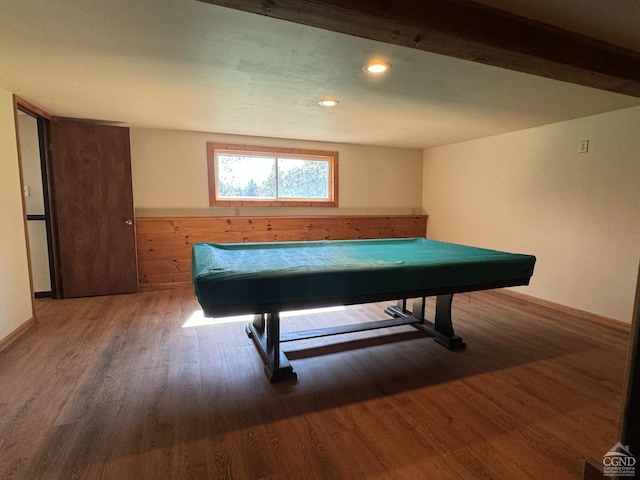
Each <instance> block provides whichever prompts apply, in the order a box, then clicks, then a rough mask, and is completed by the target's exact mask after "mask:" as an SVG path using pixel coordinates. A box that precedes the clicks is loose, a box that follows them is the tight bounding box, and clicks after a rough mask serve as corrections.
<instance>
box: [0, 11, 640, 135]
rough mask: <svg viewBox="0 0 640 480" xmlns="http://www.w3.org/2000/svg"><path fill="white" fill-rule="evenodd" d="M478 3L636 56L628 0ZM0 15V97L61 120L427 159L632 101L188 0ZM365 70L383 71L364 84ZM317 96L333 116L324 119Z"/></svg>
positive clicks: (638, 101) (637, 20)
mask: <svg viewBox="0 0 640 480" xmlns="http://www.w3.org/2000/svg"><path fill="white" fill-rule="evenodd" d="M481 3H485V4H488V5H491V6H495V7H498V8H503V9H505V10H509V11H512V12H514V13H518V12H521V13H523V14H526V15H527V16H529V17H530V18H534V19H537V20H541V21H545V22H547V23H551V24H554V25H557V26H562V25H564V26H565V27H566V28H570V29H572V30H574V31H576V32H578V33H583V34H588V35H591V36H593V37H595V38H599V39H601V40H606V41H610V42H612V43H617V44H618V45H620V46H623V47H627V48H632V49H636V50H638V51H640V29H639V28H638V25H639V24H640V2H638V1H637V0H616V1H615V2H602V1H601V0H588V1H587V0H584V1H581V2H580V9H577V8H576V2H575V1H573V0H562V1H559V0H544V1H541V0H538V1H537V2H530V1H528V0H482V2H481ZM578 10H579V11H578ZM0 12H1V13H0V59H1V61H0V87H2V88H4V89H6V90H8V91H10V92H13V93H16V94H18V95H20V96H21V97H23V98H25V99H26V100H29V101H30V102H32V103H34V104H35V105H37V106H38V107H40V108H42V109H43V110H45V111H47V112H49V113H50V114H52V115H56V116H63V117H74V118H87V119H95V120H101V121H106V122H122V123H124V124H127V125H130V126H134V127H152V128H167V129H181V130H193V131H207V132H220V133H234V134H244V135H254V136H268V137H279V138H295V139H305V140H320V141H331V142H346V143H360V144H369V145H387V146H399V147H408V148H425V147H431V146H435V145H443V144H448V143H454V142H459V141H464V140H469V139H473V138H480V137H486V136H490V135H496V134H500V133H504V132H509V131H515V130H521V129H525V128H530V127H535V126H539V125H543V124H548V123H554V122H558V121H562V120H567V119H572V118H579V117H583V116H588V115H593V114H597V113H602V112H607V111H612V110H616V109H621V108H627V107H631V106H636V105H640V98H632V97H627V96H623V95H619V94H614V93H610V92H605V91H599V90H595V89H591V88H587V87H579V86H575V85H571V84H567V83H562V82H558V81H554V80H549V79H544V78H541V77H536V76H532V75H527V74H522V73H517V72H511V71H507V70H503V69H498V68H495V67H489V66H486V65H481V64H475V63H471V62H466V61H461V60H455V59H452V58H448V57H443V56H440V55H434V54H428V53H424V52H421V51H417V50H413V49H409V48H403V47H397V46H392V45H387V44H383V43H379V42H375V41H370V40H364V39H361V38H356V37H350V36H347V35H343V34H339V33H334V32H329V31H324V30H319V29H315V28H312V27H306V26H302V25H297V24H293V23H289V22H284V21H280V20H275V19H271V18H267V17H262V16H258V15H254V14H249V13H244V12H240V11H235V10H230V9H226V8H222V7H218V6H214V5H209V4H205V3H201V2H198V1H195V0H135V1H131V0H109V1H104V0H56V1H55V2H54V1H51V0H0ZM372 58H382V59H385V60H387V61H388V62H390V63H391V64H392V65H393V68H392V69H391V71H390V72H389V73H388V74H387V75H386V76H384V77H382V78H370V77H369V76H367V74H365V73H364V72H363V70H362V66H363V64H364V63H365V62H366V61H367V60H369V59H372ZM326 96H333V97H336V98H338V99H339V100H340V104H339V106H338V107H336V108H335V109H323V108H322V107H320V106H319V105H318V103H317V102H318V100H320V99H321V98H323V97H326Z"/></svg>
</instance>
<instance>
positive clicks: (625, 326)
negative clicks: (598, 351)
mask: <svg viewBox="0 0 640 480" xmlns="http://www.w3.org/2000/svg"><path fill="white" fill-rule="evenodd" d="M492 292H493V293H496V294H498V295H505V296H508V297H512V298H517V299H518V300H522V301H525V302H528V303H532V304H534V305H538V306H541V307H546V308H549V309H551V310H556V311H558V312H563V313H566V314H568V315H576V316H580V317H582V318H585V319H587V320H590V321H592V322H595V323H599V324H601V325H606V326H607V327H612V328H616V329H617V330H620V331H624V332H629V331H631V324H630V323H627V322H623V321H622V320H616V319H615V318H610V317H605V316H603V315H598V314H596V313H591V312H587V311H586V310H580V309H578V308H574V307H569V306H567V305H563V304H561V303H556V302H552V301H550V300H545V299H543V298H538V297H533V296H531V295H527V294H525V293H520V292H516V291H513V290H509V289H506V288H501V289H498V290H492Z"/></svg>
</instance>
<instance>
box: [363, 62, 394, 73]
mask: <svg viewBox="0 0 640 480" xmlns="http://www.w3.org/2000/svg"><path fill="white" fill-rule="evenodd" d="M390 68H391V64H389V63H387V62H381V61H375V62H370V63H367V64H366V65H365V66H364V67H363V70H364V71H365V72H367V73H374V74H376V73H384V72H386V71H387V70H389V69H390Z"/></svg>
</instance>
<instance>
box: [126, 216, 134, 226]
mask: <svg viewBox="0 0 640 480" xmlns="http://www.w3.org/2000/svg"><path fill="white" fill-rule="evenodd" d="M124 223H126V224H127V225H133V220H131V219H130V218H127V219H126V220H125V221H124Z"/></svg>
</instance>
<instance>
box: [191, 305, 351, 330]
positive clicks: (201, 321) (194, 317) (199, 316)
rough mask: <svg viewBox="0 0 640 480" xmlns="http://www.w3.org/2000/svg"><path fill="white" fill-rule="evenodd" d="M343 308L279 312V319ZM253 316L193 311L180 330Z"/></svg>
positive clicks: (337, 310) (227, 322) (246, 320)
mask: <svg viewBox="0 0 640 480" xmlns="http://www.w3.org/2000/svg"><path fill="white" fill-rule="evenodd" d="M344 309H345V307H344V306H337V307H324V308H309V309H305V310H289V311H284V312H280V318H286V317H295V316H296V315H315V314H320V313H327V312H341V311H343V310H344ZM252 320H253V315H234V316H231V317H205V316H204V312H203V311H202V310H195V311H194V312H193V313H192V314H191V315H190V316H189V318H188V319H187V321H186V322H184V323H183V324H182V328H190V327H204V326H207V325H226V324H229V323H239V322H251V321H252Z"/></svg>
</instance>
